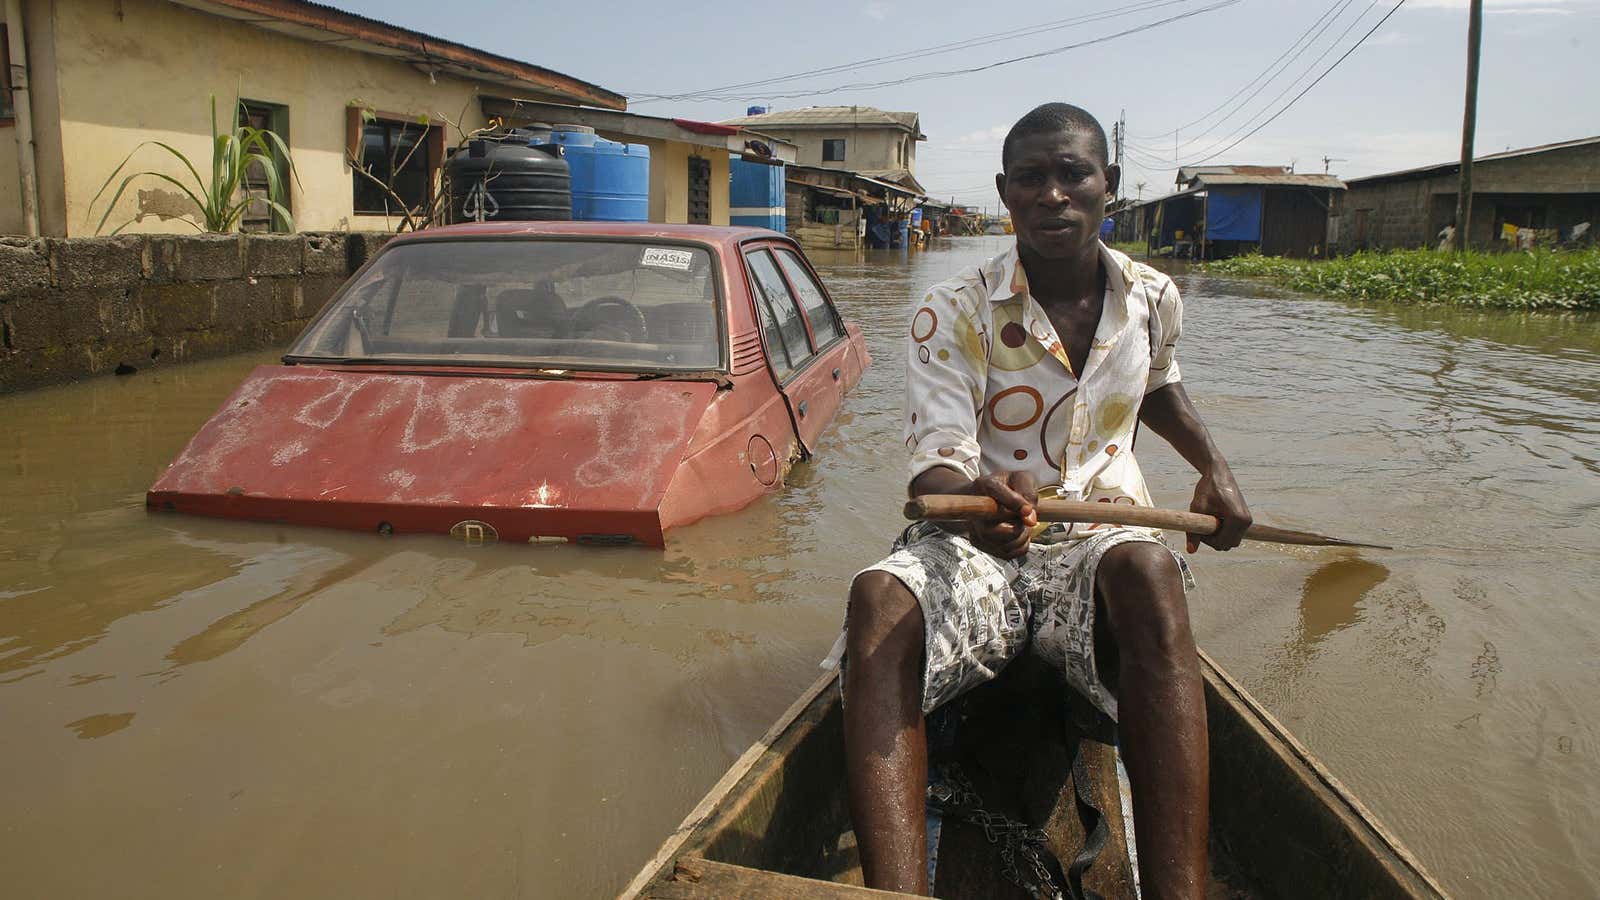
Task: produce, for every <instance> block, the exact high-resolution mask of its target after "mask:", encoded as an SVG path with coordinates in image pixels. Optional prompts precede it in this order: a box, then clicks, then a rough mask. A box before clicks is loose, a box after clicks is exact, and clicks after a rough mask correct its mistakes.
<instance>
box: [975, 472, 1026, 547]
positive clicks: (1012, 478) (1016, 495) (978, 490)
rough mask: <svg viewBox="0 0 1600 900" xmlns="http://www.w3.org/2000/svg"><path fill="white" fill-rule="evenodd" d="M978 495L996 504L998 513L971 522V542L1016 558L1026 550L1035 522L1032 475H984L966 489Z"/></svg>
mask: <svg viewBox="0 0 1600 900" xmlns="http://www.w3.org/2000/svg"><path fill="white" fill-rule="evenodd" d="M967 493H970V494H972V495H974V496H978V497H990V498H993V499H994V502H995V503H996V504H998V505H999V507H1000V515H999V516H996V517H995V518H993V519H984V520H983V521H980V522H975V523H973V526H972V543H973V544H974V545H975V546H976V547H977V548H978V549H979V550H982V551H983V552H985V553H988V554H990V555H991V556H998V557H1000V558H1001V559H1016V558H1018V557H1020V556H1023V555H1024V554H1026V553H1027V552H1028V541H1029V539H1030V538H1031V537H1032V534H1031V532H1032V529H1033V527H1034V526H1035V525H1038V524H1039V513H1038V512H1037V511H1036V510H1035V509H1034V504H1035V503H1038V502H1039V494H1038V491H1037V490H1036V489H1035V487H1034V483H1033V476H1032V475H1029V474H1028V473H1027V472H1010V473H1007V474H1004V475H1001V474H992V475H984V476H983V477H981V478H979V479H978V480H977V481H974V482H973V483H972V486H971V487H970V488H969V489H968V491H967Z"/></svg>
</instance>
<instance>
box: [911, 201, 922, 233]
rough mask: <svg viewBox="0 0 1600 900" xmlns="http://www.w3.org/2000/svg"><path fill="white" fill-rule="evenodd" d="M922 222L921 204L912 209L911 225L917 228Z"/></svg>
mask: <svg viewBox="0 0 1600 900" xmlns="http://www.w3.org/2000/svg"><path fill="white" fill-rule="evenodd" d="M921 224H922V207H920V206H919V207H917V208H916V209H913V210H912V211H911V227H912V228H916V227H917V226H919V225H921Z"/></svg>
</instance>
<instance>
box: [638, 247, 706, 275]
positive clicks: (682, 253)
mask: <svg viewBox="0 0 1600 900" xmlns="http://www.w3.org/2000/svg"><path fill="white" fill-rule="evenodd" d="M693 261H694V251H693V250H669V249H667V248H666V247H646V248H644V258H643V259H641V260H639V264H640V265H643V266H655V267H656V268H658V269H677V270H678V271H680V272H687V271H689V263H691V262H693Z"/></svg>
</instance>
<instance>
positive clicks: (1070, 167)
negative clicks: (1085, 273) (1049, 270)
mask: <svg viewBox="0 0 1600 900" xmlns="http://www.w3.org/2000/svg"><path fill="white" fill-rule="evenodd" d="M1118 174H1119V173H1118V172H1117V169H1116V167H1115V166H1106V165H1105V164H1103V163H1102V162H1101V161H1100V157H1099V156H1098V155H1097V154H1096V153H1095V152H1094V145H1093V142H1092V141H1091V140H1090V138H1089V136H1088V135H1086V134H1084V133H1083V132H1081V131H1051V132H1035V133H1033V134H1026V135H1023V136H1021V137H1020V138H1018V139H1017V141H1016V143H1015V144H1013V145H1012V148H1011V159H1010V162H1009V163H1008V164H1007V165H1006V170H1005V171H1004V172H1002V173H1001V174H999V175H996V176H995V187H997V188H998V189H999V191H1000V199H1001V200H1002V201H1004V203H1005V205H1006V209H1008V210H1010V212H1011V226H1012V228H1013V230H1015V231H1016V234H1017V243H1018V244H1020V245H1022V246H1024V247H1027V248H1028V249H1029V250H1032V251H1033V252H1034V253H1035V254H1037V255H1038V256H1040V257H1042V258H1044V259H1066V258H1071V257H1075V256H1079V255H1081V254H1082V253H1083V252H1084V251H1085V249H1086V248H1087V247H1088V246H1090V245H1092V244H1094V242H1095V241H1096V240H1097V239H1098V238H1099V235H1100V222H1101V220H1103V219H1104V218H1105V215H1106V197H1107V195H1108V194H1110V193H1111V192H1112V191H1114V190H1115V189H1116V186H1117V177H1118Z"/></svg>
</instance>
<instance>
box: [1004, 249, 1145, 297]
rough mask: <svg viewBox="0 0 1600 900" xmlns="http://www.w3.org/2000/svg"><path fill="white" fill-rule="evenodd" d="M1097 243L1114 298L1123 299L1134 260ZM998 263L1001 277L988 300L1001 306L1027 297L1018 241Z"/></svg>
mask: <svg viewBox="0 0 1600 900" xmlns="http://www.w3.org/2000/svg"><path fill="white" fill-rule="evenodd" d="M1097 243H1098V244H1099V247H1100V261H1101V263H1102V264H1103V265H1104V266H1105V267H1106V286H1107V287H1108V288H1110V290H1111V294H1112V296H1114V297H1116V298H1117V299H1119V300H1121V299H1122V298H1124V297H1126V296H1127V294H1128V287H1129V285H1131V284H1133V280H1134V277H1133V260H1132V259H1131V258H1129V257H1128V256H1127V255H1126V254H1123V253H1118V252H1117V251H1115V250H1113V249H1111V248H1110V247H1107V246H1106V245H1105V243H1104V242H1103V241H1100V242H1097ZM995 263H996V264H997V267H998V269H999V277H997V278H995V280H994V285H993V287H991V288H990V289H989V301H990V302H991V303H1002V302H1004V301H1006V300H1010V299H1011V298H1012V297H1021V296H1027V295H1028V273H1027V270H1025V269H1024V268H1023V267H1022V256H1021V254H1019V253H1018V252H1017V244H1016V242H1015V241H1013V242H1012V244H1011V249H1009V250H1007V251H1006V252H1005V253H1003V254H1001V255H1000V256H998V257H996V259H995Z"/></svg>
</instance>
